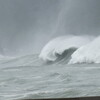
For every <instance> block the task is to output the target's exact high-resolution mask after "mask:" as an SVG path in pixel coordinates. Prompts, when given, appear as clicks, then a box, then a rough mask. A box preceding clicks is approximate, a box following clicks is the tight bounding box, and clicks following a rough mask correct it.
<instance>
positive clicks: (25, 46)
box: [0, 0, 100, 56]
mask: <svg viewBox="0 0 100 100" xmlns="http://www.w3.org/2000/svg"><path fill="white" fill-rule="evenodd" d="M68 34H74V35H83V34H88V35H90V36H91V35H94V36H97V35H99V34H100V0H0V54H2V55H11V56H14V55H24V54H30V53H38V52H40V50H41V49H42V47H43V46H44V45H45V44H46V43H47V42H48V41H49V40H51V39H52V38H54V37H56V36H61V35H68Z"/></svg>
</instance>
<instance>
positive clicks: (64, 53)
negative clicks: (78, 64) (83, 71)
mask: <svg viewBox="0 0 100 100" xmlns="http://www.w3.org/2000/svg"><path fill="white" fill-rule="evenodd" d="M90 40H91V39H89V38H88V37H86V36H61V37H57V38H55V39H53V40H51V41H50V42H49V43H47V45H46V46H45V47H44V48H43V49H42V51H41V53H40V55H39V58H41V59H43V60H44V61H45V62H48V61H52V62H54V61H57V60H61V59H62V58H65V57H67V59H68V58H69V57H71V54H72V53H73V52H74V51H75V50H76V49H77V48H79V47H81V46H82V45H85V44H87V43H88V42H89V41H90Z"/></svg>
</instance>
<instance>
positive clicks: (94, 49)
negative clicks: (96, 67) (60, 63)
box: [69, 36, 100, 64]
mask: <svg viewBox="0 0 100 100" xmlns="http://www.w3.org/2000/svg"><path fill="white" fill-rule="evenodd" d="M71 57H72V58H71V60H70V61H69V64H74V63H100V36H99V37H98V38H96V39H95V40H93V41H92V42H90V43H88V44H87V45H85V46H82V47H80V48H79V49H78V50H76V51H75V52H74V53H73V54H72V56H71Z"/></svg>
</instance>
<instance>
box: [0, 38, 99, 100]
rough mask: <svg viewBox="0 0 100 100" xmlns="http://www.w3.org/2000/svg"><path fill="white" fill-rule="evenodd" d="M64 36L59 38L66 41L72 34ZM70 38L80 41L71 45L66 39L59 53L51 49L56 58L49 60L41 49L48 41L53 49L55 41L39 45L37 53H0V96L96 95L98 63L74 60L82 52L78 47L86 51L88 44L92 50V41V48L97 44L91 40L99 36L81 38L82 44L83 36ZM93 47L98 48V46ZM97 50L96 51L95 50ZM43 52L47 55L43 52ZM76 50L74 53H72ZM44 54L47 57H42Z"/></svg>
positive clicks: (0, 99)
mask: <svg viewBox="0 0 100 100" xmlns="http://www.w3.org/2000/svg"><path fill="white" fill-rule="evenodd" d="M61 38H62V37H61ZM61 38H56V39H54V40H51V41H52V43H53V42H54V43H56V40H57V42H60V41H62V39H61ZM63 38H64V37H63ZM64 39H65V40H64V41H62V42H64V43H66V44H67V40H68V41H71V40H72V38H71V40H70V39H68V38H66V37H65V38H64ZM73 39H74V41H75V40H77V41H78V39H79V40H80V39H81V43H79V44H81V45H78V43H76V44H77V45H74V46H75V47H74V46H73V45H72V44H73V43H74V42H70V46H69V48H68V45H65V46H64V48H63V50H62V53H61V52H60V53H57V52H55V53H54V57H55V58H56V59H55V60H52V61H51V60H50V61H49V60H48V56H49V55H48V53H47V52H45V48H47V47H48V46H47V45H48V44H49V43H50V48H52V49H53V48H54V47H55V45H51V44H52V43H51V42H49V43H48V44H47V45H46V47H44V48H43V51H41V53H42V55H41V54H40V55H41V56H40V55H39V54H33V55H26V56H22V57H16V58H9V57H3V56H2V57H1V59H0V100H14V99H29V98H30V99H36V98H67V97H81V96H82V97H86V96H99V95H100V80H99V79H100V64H95V62H94V63H93V64H90V62H88V61H86V62H84V61H81V60H79V61H81V62H80V63H81V64H78V60H77V58H78V57H79V55H80V56H82V55H83V54H84V53H80V52H79V51H80V50H82V51H83V50H84V52H86V51H87V50H88V49H89V48H90V47H91V50H92V49H93V48H94V45H95V48H96V47H98V44H95V43H97V42H98V43H99V40H100V39H99V38H97V39H95V40H91V41H88V42H86V41H85V43H84V44H83V43H82V42H83V41H84V39H83V38H80V37H74V38H73ZM85 40H86V38H85ZM96 41H97V42H96ZM91 44H92V46H93V48H92V46H91ZM83 45H84V46H83ZM87 45H88V46H87ZM89 45H90V46H89ZM52 46H53V47H52ZM76 47H77V48H76ZM82 47H84V48H82ZM86 47H87V49H86ZM48 48H49V47H48ZM50 48H49V50H51V51H49V54H52V52H53V51H52V49H50ZM81 48H82V49H81ZM53 50H54V49H53ZM57 50H61V49H59V48H56V49H55V51H57ZM85 50H86V51H85ZM96 50H97V51H99V50H100V49H99V47H98V48H96ZM97 51H96V53H98V52H97ZM77 52H78V53H77ZM91 52H92V53H91ZM94 52H95V50H94V51H93V50H92V51H90V52H89V53H90V54H89V55H87V56H88V58H90V59H89V60H91V57H90V55H93V53H94ZM45 53H46V54H47V55H43V54H45ZM76 54H77V55H78V56H74V55H76ZM44 56H45V57H46V58H47V60H44V59H42V57H44ZM84 56H86V55H84ZM98 56H99V55H98ZM39 57H40V58H39ZM49 57H51V56H49ZM74 57H76V58H74ZM99 57H100V56H99ZM99 57H98V58H99ZM73 59H74V61H75V60H76V61H75V63H76V64H73V63H72V61H73ZM92 59H93V57H92ZM94 60H95V59H94ZM97 61H98V59H97ZM69 62H70V63H69ZM88 63H89V64H88Z"/></svg>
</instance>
